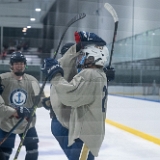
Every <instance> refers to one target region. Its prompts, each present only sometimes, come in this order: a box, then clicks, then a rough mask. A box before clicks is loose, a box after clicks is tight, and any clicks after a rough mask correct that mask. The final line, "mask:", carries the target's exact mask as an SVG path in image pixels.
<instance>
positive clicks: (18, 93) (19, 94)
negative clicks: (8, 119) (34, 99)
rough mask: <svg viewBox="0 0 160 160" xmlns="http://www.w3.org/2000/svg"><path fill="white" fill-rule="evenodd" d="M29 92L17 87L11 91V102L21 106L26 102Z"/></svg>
mask: <svg viewBox="0 0 160 160" xmlns="http://www.w3.org/2000/svg"><path fill="white" fill-rule="evenodd" d="M26 99H27V93H26V92H25V91H24V90H21V89H17V90H14V91H13V92H12V93H11V96H10V102H11V104H12V105H15V106H21V105H23V104H25V103H26Z"/></svg>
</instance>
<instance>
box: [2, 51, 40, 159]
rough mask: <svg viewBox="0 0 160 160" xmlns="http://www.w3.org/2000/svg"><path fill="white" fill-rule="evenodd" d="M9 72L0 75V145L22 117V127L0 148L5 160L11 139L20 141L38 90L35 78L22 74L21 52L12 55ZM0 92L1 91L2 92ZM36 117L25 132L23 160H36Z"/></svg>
mask: <svg viewBox="0 0 160 160" xmlns="http://www.w3.org/2000/svg"><path fill="white" fill-rule="evenodd" d="M10 67H11V72H7V73H2V74H0V77H1V86H2V87H1V95H0V121H1V123H0V141H1V140H2V139H3V138H4V137H5V135H6V134H7V133H8V132H9V131H10V130H11V129H12V128H13V127H14V126H15V125H16V124H17V122H18V121H19V120H20V118H23V117H25V119H24V120H23V121H22V123H21V124H20V125H19V126H18V127H17V128H16V129H15V130H14V131H13V133H12V134H11V135H10V137H9V138H8V139H7V140H6V141H5V142H4V143H3V144H2V145H1V146H0V149H1V150H2V151H3V153H4V155H5V157H6V160H8V159H9V157H10V155H11V153H12V149H13V147H14V142H15V135H16V134H19V136H20V137H21V136H22V134H23V132H24V130H25V127H26V125H27V123H28V121H27V118H28V116H29V113H30V109H31V107H32V106H33V101H34V97H35V96H36V95H38V93H39V90H40V86H39V83H38V81H37V80H36V78H34V77H33V76H31V75H28V74H26V73H24V71H25V67H26V58H25V56H24V55H23V54H22V53H21V52H13V53H12V55H11V57H10ZM2 90H3V91H2ZM35 122H36V117H34V118H33V121H32V123H31V125H30V129H29V130H28V132H27V135H26V140H25V141H24V145H25V147H26V152H27V154H26V157H25V160H37V159H38V144H37V143H38V136H37V132H36V129H35Z"/></svg>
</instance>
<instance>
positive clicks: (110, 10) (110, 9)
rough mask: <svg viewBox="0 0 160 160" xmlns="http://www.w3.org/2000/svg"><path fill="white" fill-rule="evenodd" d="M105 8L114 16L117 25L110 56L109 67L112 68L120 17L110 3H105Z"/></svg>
mask: <svg viewBox="0 0 160 160" xmlns="http://www.w3.org/2000/svg"><path fill="white" fill-rule="evenodd" d="M104 8H105V9H106V10H107V11H108V12H109V13H110V14H111V15H112V17H113V20H114V23H115V25H114V34H113V41H112V47H111V55H110V60H109V65H108V67H109V68H110V66H111V61H112V56H113V51H114V43H115V40H116V35H117V30H118V15H117V13H116V11H115V10H114V8H113V7H112V6H111V5H110V4H109V3H105V4H104Z"/></svg>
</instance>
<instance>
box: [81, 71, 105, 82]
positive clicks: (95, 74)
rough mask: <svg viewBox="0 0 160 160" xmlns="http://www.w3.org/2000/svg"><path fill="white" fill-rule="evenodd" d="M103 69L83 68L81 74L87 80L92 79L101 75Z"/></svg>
mask: <svg viewBox="0 0 160 160" xmlns="http://www.w3.org/2000/svg"><path fill="white" fill-rule="evenodd" d="M101 73H102V71H101V70H100V69H90V68H88V69H87V68H86V69H83V70H82V71H81V72H80V73H79V75H80V76H82V77H84V79H85V80H87V81H91V80H94V79H97V78H100V77H101Z"/></svg>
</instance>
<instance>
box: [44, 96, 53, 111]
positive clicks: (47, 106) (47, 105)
mask: <svg viewBox="0 0 160 160" xmlns="http://www.w3.org/2000/svg"><path fill="white" fill-rule="evenodd" d="M42 105H43V107H44V108H45V109H46V110H50V109H51V108H52V106H51V101H50V97H46V98H43V99H42Z"/></svg>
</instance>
